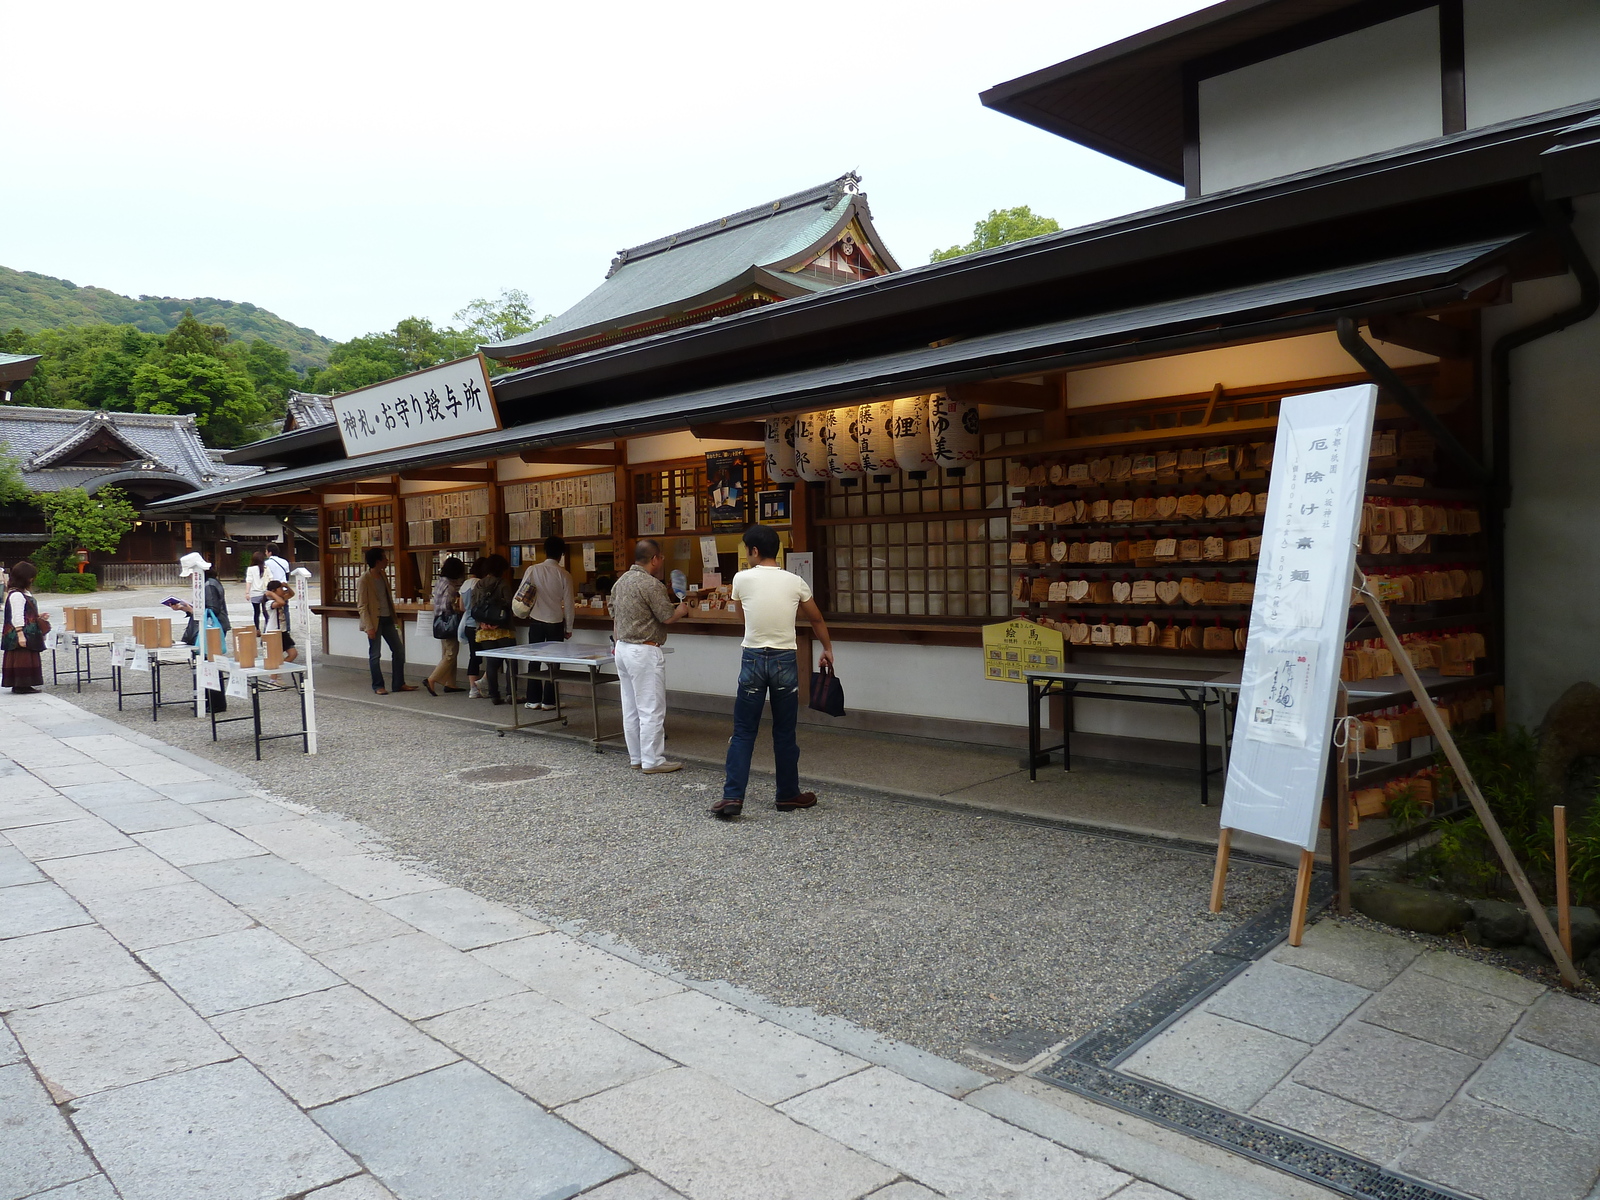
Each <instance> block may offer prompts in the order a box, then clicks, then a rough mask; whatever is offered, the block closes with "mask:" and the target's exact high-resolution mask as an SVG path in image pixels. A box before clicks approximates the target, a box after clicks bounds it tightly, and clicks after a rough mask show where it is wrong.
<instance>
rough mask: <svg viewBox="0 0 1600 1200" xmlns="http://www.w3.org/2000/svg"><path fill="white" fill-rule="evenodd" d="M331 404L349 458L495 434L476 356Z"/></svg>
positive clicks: (495, 413)
mask: <svg viewBox="0 0 1600 1200" xmlns="http://www.w3.org/2000/svg"><path fill="white" fill-rule="evenodd" d="M331 403H332V405H333V411H334V416H335V418H336V420H337V421H338V425H339V436H340V437H342V438H343V439H344V452H345V454H346V455H347V456H348V457H350V458H357V457H359V456H361V455H363V454H377V453H379V452H380V451H383V450H398V449H401V448H402V447H405V446H419V445H421V444H423V443H424V442H439V441H445V440H448V439H450V438H458V437H466V436H467V435H468V434H473V433H488V432H490V431H492V430H496V429H499V428H500V413H499V410H498V409H497V408H496V407H495V403H494V393H493V392H492V390H491V389H490V387H489V367H488V364H486V363H485V362H484V359H483V356H482V355H481V354H474V355H473V356H472V357H471V358H463V359H459V360H457V361H456V362H449V363H445V364H443V365H442V366H437V367H429V368H428V369H427V370H426V371H417V372H415V373H413V374H411V375H402V376H400V377H399V378H398V379H391V380H388V381H387V382H385V383H375V384H373V385H372V386H371V387H368V388H361V389H359V390H358V391H354V392H344V393H342V394H341V395H337V396H334V397H333V398H332V400H331Z"/></svg>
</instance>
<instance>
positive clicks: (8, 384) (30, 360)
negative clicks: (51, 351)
mask: <svg viewBox="0 0 1600 1200" xmlns="http://www.w3.org/2000/svg"><path fill="white" fill-rule="evenodd" d="M40 357H41V356H40V355H37V354H0V403H4V404H9V403H11V393H12V392H14V391H16V390H17V389H18V388H19V387H21V386H22V385H23V384H25V383H27V382H28V380H29V379H31V378H32V377H33V372H34V368H35V367H37V366H38V365H39V359H40Z"/></svg>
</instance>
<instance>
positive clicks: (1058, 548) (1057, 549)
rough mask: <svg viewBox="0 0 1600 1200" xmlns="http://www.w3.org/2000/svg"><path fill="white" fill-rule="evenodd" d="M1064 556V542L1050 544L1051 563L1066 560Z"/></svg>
mask: <svg viewBox="0 0 1600 1200" xmlns="http://www.w3.org/2000/svg"><path fill="white" fill-rule="evenodd" d="M1066 556H1067V544H1066V543H1065V542H1051V543H1050V557H1051V559H1052V560H1053V561H1055V562H1060V561H1061V560H1062V559H1064V558H1066Z"/></svg>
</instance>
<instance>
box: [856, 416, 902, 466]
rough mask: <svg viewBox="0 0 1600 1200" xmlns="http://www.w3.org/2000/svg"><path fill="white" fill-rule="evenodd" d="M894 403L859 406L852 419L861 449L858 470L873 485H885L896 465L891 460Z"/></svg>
mask: <svg viewBox="0 0 1600 1200" xmlns="http://www.w3.org/2000/svg"><path fill="white" fill-rule="evenodd" d="M893 424H894V401H893V400H879V401H876V402H875V403H872V404H863V405H862V406H861V409H860V411H859V412H858V413H857V416H856V431H857V434H858V437H857V441H858V442H859V443H860V445H861V469H862V470H863V471H865V472H866V473H867V474H869V475H871V476H872V479H873V482H874V483H888V482H889V480H890V479H892V478H893V477H894V476H893V475H892V474H891V472H894V471H898V470H899V469H900V464H899V463H898V462H897V461H896V460H895V457H894V436H893V434H892V433H891V432H890V430H891V429H892V427H893Z"/></svg>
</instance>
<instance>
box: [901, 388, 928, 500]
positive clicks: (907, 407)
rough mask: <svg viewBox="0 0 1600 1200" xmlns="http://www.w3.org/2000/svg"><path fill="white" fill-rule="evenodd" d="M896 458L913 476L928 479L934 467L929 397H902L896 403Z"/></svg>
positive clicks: (902, 468) (908, 473) (902, 467)
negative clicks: (929, 430) (929, 419)
mask: <svg viewBox="0 0 1600 1200" xmlns="http://www.w3.org/2000/svg"><path fill="white" fill-rule="evenodd" d="M894 457H895V461H896V462H898V463H899V464H900V469H901V470H902V471H904V472H905V473H906V474H907V475H908V476H909V477H910V478H912V479H926V478H927V477H928V472H929V470H931V469H932V468H933V466H934V461H933V447H932V446H931V445H930V444H929V442H928V398H927V397H926V396H902V397H900V399H898V400H896V401H895V402H894Z"/></svg>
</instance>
